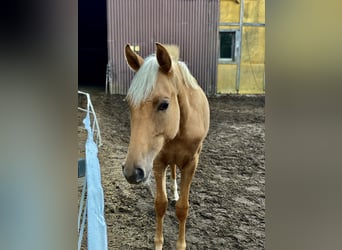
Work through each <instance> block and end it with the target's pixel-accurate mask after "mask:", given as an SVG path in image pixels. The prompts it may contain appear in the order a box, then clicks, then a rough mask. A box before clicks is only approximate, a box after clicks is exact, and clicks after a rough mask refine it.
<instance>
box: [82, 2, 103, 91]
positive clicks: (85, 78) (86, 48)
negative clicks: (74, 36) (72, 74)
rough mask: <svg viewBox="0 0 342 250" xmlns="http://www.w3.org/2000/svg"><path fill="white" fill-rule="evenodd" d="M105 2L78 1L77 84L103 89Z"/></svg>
mask: <svg viewBox="0 0 342 250" xmlns="http://www.w3.org/2000/svg"><path fill="white" fill-rule="evenodd" d="M106 15H107V12H106V0H98V1H91V0H79V1H78V84H79V85H88V86H89V85H92V86H103V87H105V82H106V65H107V58H108V55H107V18H106Z"/></svg>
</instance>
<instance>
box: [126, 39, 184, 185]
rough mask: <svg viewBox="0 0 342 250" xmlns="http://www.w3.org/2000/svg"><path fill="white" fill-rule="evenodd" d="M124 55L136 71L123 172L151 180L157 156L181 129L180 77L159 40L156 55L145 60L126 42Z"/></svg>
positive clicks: (135, 181)
mask: <svg viewBox="0 0 342 250" xmlns="http://www.w3.org/2000/svg"><path fill="white" fill-rule="evenodd" d="M125 57H126V60H127V63H128V65H129V66H130V68H131V69H132V70H133V71H135V72H136V74H135V76H134V78H133V80H132V84H131V87H130V89H129V91H128V94H127V98H126V99H127V101H128V104H129V107H130V114H131V116H130V124H131V134H130V142H129V146H128V152H127V156H126V160H125V163H124V164H123V166H122V171H123V174H124V176H125V177H126V179H127V181H128V182H129V183H132V184H138V183H141V182H144V181H146V180H147V179H148V177H149V175H150V173H151V170H152V167H153V161H154V159H155V158H156V156H157V155H158V154H159V152H160V151H161V150H162V148H163V146H164V144H165V143H166V142H167V141H169V140H172V139H173V138H175V137H176V135H177V132H178V130H179V123H180V110H179V105H178V99H177V87H176V86H177V83H176V81H177V80H178V79H179V78H178V77H177V72H176V71H175V70H174V67H173V61H172V58H171V56H170V54H169V52H168V51H167V49H166V48H165V47H164V46H163V45H161V44H159V43H156V55H153V56H150V57H148V58H146V59H145V60H144V59H143V58H142V57H140V56H139V55H138V54H136V53H135V52H134V51H132V49H131V48H130V46H129V45H126V47H125Z"/></svg>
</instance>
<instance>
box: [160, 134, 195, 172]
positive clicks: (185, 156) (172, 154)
mask: <svg viewBox="0 0 342 250" xmlns="http://www.w3.org/2000/svg"><path fill="white" fill-rule="evenodd" d="M199 147H200V143H199V142H195V141H193V142H190V143H189V142H186V141H183V140H175V141H171V142H169V143H167V144H165V145H164V147H163V149H162V150H161V152H160V153H159V155H158V157H157V158H158V159H160V160H161V161H163V162H164V163H166V164H176V165H177V166H179V167H181V166H182V165H184V164H185V163H186V162H188V161H189V160H190V159H193V158H194V156H195V155H196V154H197V152H198V149H199Z"/></svg>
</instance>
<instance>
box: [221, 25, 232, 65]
mask: <svg viewBox="0 0 342 250" xmlns="http://www.w3.org/2000/svg"><path fill="white" fill-rule="evenodd" d="M220 59H228V60H231V61H234V59H235V31H220Z"/></svg>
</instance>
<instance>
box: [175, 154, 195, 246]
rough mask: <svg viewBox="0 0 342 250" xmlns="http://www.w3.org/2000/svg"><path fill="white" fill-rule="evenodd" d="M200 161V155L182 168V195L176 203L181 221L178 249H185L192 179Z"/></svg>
mask: <svg viewBox="0 0 342 250" xmlns="http://www.w3.org/2000/svg"><path fill="white" fill-rule="evenodd" d="M197 163H198V155H197V156H196V157H195V158H194V159H193V160H192V161H191V162H189V163H188V164H187V165H186V166H184V167H183V168H182V169H181V183H180V197H179V200H178V201H177V203H176V216H177V218H178V221H179V235H178V240H177V250H185V248H186V242H185V224H186V219H187V217H188V210H189V193H190V186H191V181H192V178H193V176H194V173H195V170H196V167H197Z"/></svg>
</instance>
